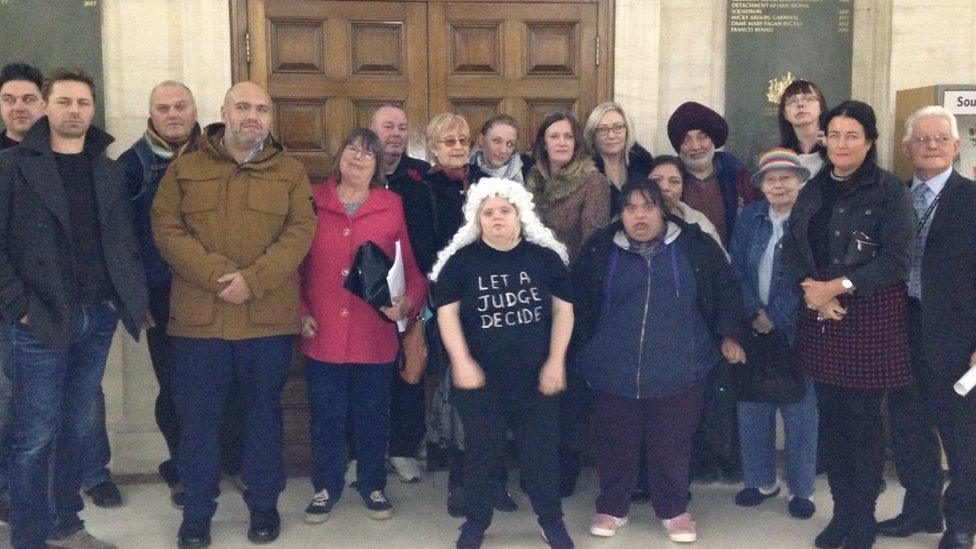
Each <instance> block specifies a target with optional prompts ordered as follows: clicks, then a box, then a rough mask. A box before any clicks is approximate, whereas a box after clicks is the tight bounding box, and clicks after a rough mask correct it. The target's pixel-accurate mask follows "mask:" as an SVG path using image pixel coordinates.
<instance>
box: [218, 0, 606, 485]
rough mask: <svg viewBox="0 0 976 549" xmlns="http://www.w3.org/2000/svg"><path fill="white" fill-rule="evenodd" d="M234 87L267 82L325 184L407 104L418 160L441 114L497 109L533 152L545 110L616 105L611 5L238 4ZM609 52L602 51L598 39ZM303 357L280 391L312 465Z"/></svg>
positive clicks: (279, 119)
mask: <svg viewBox="0 0 976 549" xmlns="http://www.w3.org/2000/svg"><path fill="white" fill-rule="evenodd" d="M230 3H231V4H230V5H231V25H232V33H231V51H232V55H233V59H232V65H233V74H234V81H235V82H238V81H241V80H252V81H254V82H257V83H259V84H261V85H263V86H265V87H266V88H267V89H268V91H269V92H270V94H271V97H272V99H273V100H274V127H273V129H272V132H273V135H274V136H275V137H276V138H277V139H278V140H279V141H280V142H281V143H282V144H283V145H284V146H285V147H286V149H287V151H288V153H289V154H291V155H293V156H295V157H297V158H298V159H299V160H301V161H302V162H303V163H304V164H305V166H306V167H307V169H308V172H309V177H310V178H311V180H312V182H313V183H315V182H317V181H322V180H324V179H325V177H326V176H327V174H328V172H329V170H330V169H331V166H332V161H333V156H334V154H335V153H336V149H337V148H338V146H339V143H340V142H341V140H342V138H343V137H344V136H345V134H346V133H348V132H349V130H351V129H352V128H355V127H357V126H367V125H368V124H369V119H370V116H371V115H372V112H373V110H375V108H376V107H377V106H379V105H381V104H384V103H393V104H396V105H400V106H401V107H402V108H403V109H404V110H405V111H406V113H407V119H408V122H409V126H410V143H409V154H411V155H412V156H415V157H419V158H426V157H427V150H426V146H425V145H426V144H425V141H426V139H425V136H424V131H425V129H426V126H427V121H428V120H429V119H430V117H431V116H433V115H434V114H437V113H439V112H442V111H445V110H452V111H454V112H457V113H459V114H462V115H464V116H465V117H466V118H467V119H468V122H469V124H470V125H471V130H472V133H476V132H478V130H480V128H481V124H482V123H483V122H484V121H485V120H486V119H488V118H489V117H491V116H492V115H494V114H496V113H499V112H507V113H509V114H511V115H513V116H515V117H516V119H518V120H520V121H521V122H522V128H523V130H522V134H521V136H520V146H521V147H524V146H525V145H526V144H527V143H529V142H531V139H532V137H533V136H534V133H535V130H536V129H537V128H538V126H539V123H540V122H541V121H542V118H543V117H544V116H545V115H546V113H548V112H549V111H552V110H556V109H565V110H570V111H572V112H574V113H576V115H577V116H579V117H580V118H583V115H585V114H587V113H589V111H590V110H591V109H592V108H593V107H594V106H595V105H596V104H597V103H598V102H599V101H605V100H607V99H609V98H610V97H611V96H612V90H611V87H612V86H611V80H612V70H611V61H610V60H611V59H612V54H611V48H609V47H607V46H608V45H609V44H610V43H611V42H612V41H611V39H610V33H611V25H610V21H611V20H612V13H611V10H612V2H611V1H610V0H543V1H538V2H485V1H480V0H469V1H465V0H455V1H444V0H428V1H423V0H409V1H356V2H338V1H324V0H230ZM599 37H602V43H603V47H601V46H600V43H601V38H599ZM306 394H307V393H306V387H305V371H304V358H303V357H302V356H301V353H300V352H299V351H298V350H297V349H296V352H295V356H294V358H293V360H292V368H291V369H290V371H289V375H288V380H287V382H286V384H285V389H284V392H283V394H282V408H283V411H284V425H285V457H286V460H287V462H288V464H289V466H290V467H291V468H292V470H293V471H300V470H301V467H302V466H303V465H304V464H307V463H308V462H309V461H310V449H309V434H308V402H307V396H306Z"/></svg>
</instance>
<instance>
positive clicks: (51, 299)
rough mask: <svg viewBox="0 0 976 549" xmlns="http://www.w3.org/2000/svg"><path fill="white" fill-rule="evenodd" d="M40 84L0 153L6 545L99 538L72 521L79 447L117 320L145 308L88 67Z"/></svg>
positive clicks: (77, 506)
mask: <svg viewBox="0 0 976 549" xmlns="http://www.w3.org/2000/svg"><path fill="white" fill-rule="evenodd" d="M41 91H42V95H43V97H44V100H45V101H46V102H47V105H48V107H47V109H48V110H47V117H45V118H41V119H40V120H38V121H37V123H35V124H34V126H33V127H32V128H31V129H30V131H29V132H28V133H27V135H26V136H25V137H24V140H23V141H22V142H21V144H20V145H19V146H17V147H14V148H12V149H9V150H8V151H5V152H4V153H2V154H0V314H2V317H3V318H4V319H5V320H6V321H8V322H10V323H12V324H13V328H12V330H13V333H12V345H11V351H12V361H11V362H12V364H11V379H12V381H13V411H14V440H13V452H12V464H11V468H10V474H11V499H12V500H13V501H14V502H16V505H14V506H13V508H12V512H11V538H12V542H13V545H14V546H15V547H32V548H33V547H43V546H44V545H45V542H46V543H47V544H48V545H49V546H53V547H66V546H72V547H73V546H79V545H84V546H86V547H109V546H110V545H109V544H105V543H102V542H99V541H98V540H95V539H94V538H92V537H91V536H90V535H89V534H88V533H87V532H86V531H85V527H84V523H83V522H82V521H81V519H79V518H78V512H79V511H80V510H81V509H82V508H83V503H82V500H81V496H80V495H79V489H80V487H81V472H82V467H83V466H84V450H85V445H86V443H87V441H88V440H90V438H89V437H90V436H91V432H92V431H93V430H94V429H95V428H96V426H95V424H94V423H95V414H93V413H91V411H92V410H93V408H94V406H95V402H96V400H97V399H98V396H99V394H100V385H101V381H102V374H103V373H104V371H105V363H106V360H107V358H108V351H109V347H110V345H111V343H112V338H113V336H114V334H115V328H116V326H117V324H118V321H119V320H120V319H121V320H122V323H123V324H124V325H125V327H126V328H127V329H128V331H129V333H131V334H132V335H133V337H136V336H137V335H138V333H139V329H140V327H141V325H142V323H143V320H144V318H145V317H146V311H147V299H146V280H145V275H144V274H143V270H142V265H141V263H140V258H139V249H138V246H137V245H136V242H135V238H134V235H133V232H132V221H131V212H130V210H129V199H128V195H127V193H126V190H125V183H124V180H123V173H122V169H121V168H120V167H119V166H118V165H116V164H115V163H114V162H112V161H111V160H109V159H108V158H107V157H106V156H105V149H106V147H108V145H109V143H111V142H112V137H111V136H109V135H108V134H106V133H105V132H103V131H102V130H100V129H98V128H96V127H94V126H91V121H92V118H93V117H94V114H95V97H94V96H95V86H94V82H93V80H92V79H91V76H90V75H88V74H87V73H84V72H83V71H80V70H79V71H68V70H64V69H58V70H56V71H54V73H53V74H52V75H51V77H50V79H49V80H48V81H47V82H45V84H44V87H43V89H42V90H41ZM55 447H56V448H57V452H53V449H54V448H55ZM52 453H53V454H54V456H53V457H54V462H53V468H49V460H50V459H51V457H52ZM49 472H50V483H49ZM49 487H50V492H49ZM49 494H50V499H49ZM52 510H53V513H52ZM52 517H53V523H52Z"/></svg>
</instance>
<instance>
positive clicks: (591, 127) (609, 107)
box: [583, 101, 637, 165]
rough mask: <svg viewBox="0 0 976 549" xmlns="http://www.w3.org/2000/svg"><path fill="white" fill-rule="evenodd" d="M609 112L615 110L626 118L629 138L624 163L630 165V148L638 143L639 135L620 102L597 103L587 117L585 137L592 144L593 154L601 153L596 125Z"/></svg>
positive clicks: (624, 153) (625, 142) (625, 123)
mask: <svg viewBox="0 0 976 549" xmlns="http://www.w3.org/2000/svg"><path fill="white" fill-rule="evenodd" d="M608 112H615V113H617V114H619V115H620V117H621V118H623V119H624V126H625V127H626V128H627V139H625V140H624V152H623V156H624V165H630V149H632V148H634V144H635V143H637V136H635V135H634V124H633V122H631V121H630V117H629V116H627V113H625V112H624V108H623V107H621V106H620V103H614V102H613V101H607V102H606V103H600V104H599V105H597V106H596V108H594V109H593V112H591V113H590V117H589V118H587V119H586V127H585V128H583V137H584V138H586V142H587V143H589V144H590V149H591V150H592V151H593V154H594V155H598V154H600V148H599V147H598V146H597V144H596V127H597V126H598V125H599V124H600V119H601V118H603V117H604V115H606V114H607V113H608Z"/></svg>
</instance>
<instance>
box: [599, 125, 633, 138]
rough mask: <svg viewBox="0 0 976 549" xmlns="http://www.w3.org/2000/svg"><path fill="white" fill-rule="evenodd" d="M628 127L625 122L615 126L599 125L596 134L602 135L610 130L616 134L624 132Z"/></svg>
mask: <svg viewBox="0 0 976 549" xmlns="http://www.w3.org/2000/svg"><path fill="white" fill-rule="evenodd" d="M626 129H627V126H624V125H623V124H614V125H613V126H597V127H596V134H597V135H599V136H601V137H602V136H605V135H607V134H608V133H610V132H613V134H614V135H616V134H618V133H624V131H625V130H626Z"/></svg>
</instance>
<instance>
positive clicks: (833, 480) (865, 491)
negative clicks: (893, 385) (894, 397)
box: [816, 383, 885, 529]
mask: <svg viewBox="0 0 976 549" xmlns="http://www.w3.org/2000/svg"><path fill="white" fill-rule="evenodd" d="M816 389H817V409H818V412H819V414H820V434H821V438H820V443H821V444H822V446H823V459H824V468H825V469H826V471H827V482H828V483H829V484H830V493H831V495H832V496H833V499H834V516H835V517H836V518H839V519H840V520H842V521H844V522H846V523H847V524H848V525H851V526H853V527H854V528H870V529H873V528H874V526H875V518H874V507H875V503H876V502H877V500H878V492H879V490H880V487H881V481H882V479H883V478H884V464H885V440H884V427H883V424H882V418H881V401H882V397H883V396H884V390H883V389H853V388H848V387H838V386H836V385H830V384H826V383H816Z"/></svg>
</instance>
